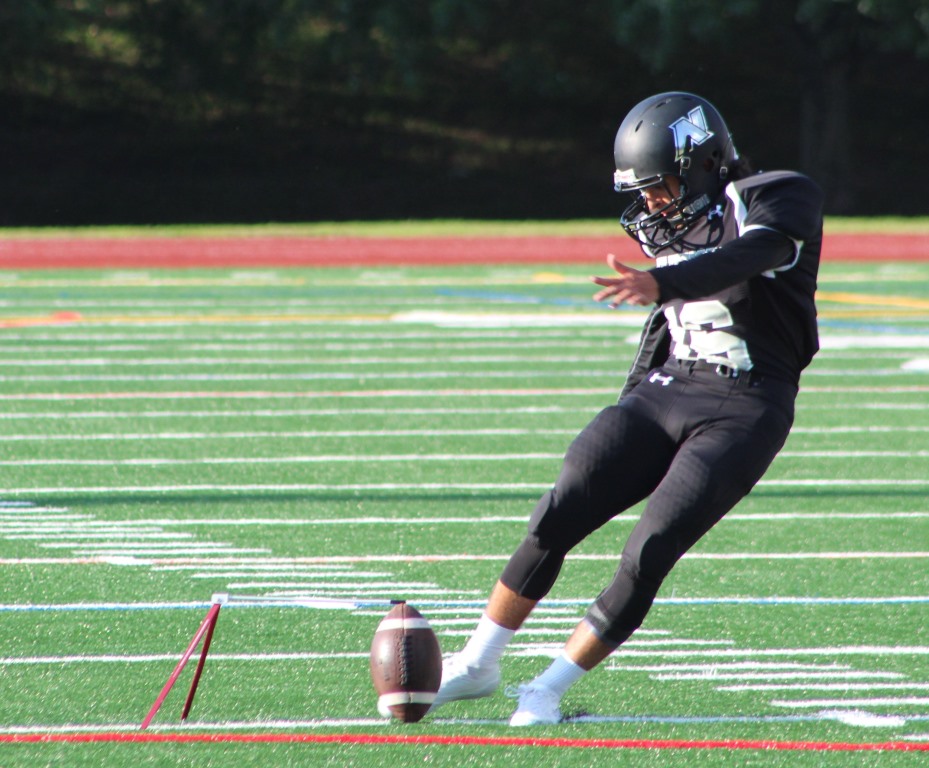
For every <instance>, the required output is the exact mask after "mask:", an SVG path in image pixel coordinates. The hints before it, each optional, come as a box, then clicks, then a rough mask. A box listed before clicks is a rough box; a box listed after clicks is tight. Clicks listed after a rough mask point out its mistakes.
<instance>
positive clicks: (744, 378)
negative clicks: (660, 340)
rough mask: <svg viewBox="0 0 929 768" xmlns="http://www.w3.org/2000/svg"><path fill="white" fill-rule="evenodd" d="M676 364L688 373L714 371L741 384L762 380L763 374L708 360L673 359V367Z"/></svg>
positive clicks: (720, 376)
mask: <svg viewBox="0 0 929 768" xmlns="http://www.w3.org/2000/svg"><path fill="white" fill-rule="evenodd" d="M675 366H677V367H679V368H681V369H682V370H684V371H687V372H688V373H696V372H698V371H701V372H708V373H713V374H715V375H717V376H719V378H721V379H728V380H729V381H737V382H739V383H740V384H750V383H752V382H758V381H761V379H762V376H761V375H759V374H757V373H755V372H754V371H743V370H741V369H739V368H733V367H732V366H729V365H722V364H720V363H709V362H707V361H706V360H674V361H672V364H671V367H672V368H673V367H675Z"/></svg>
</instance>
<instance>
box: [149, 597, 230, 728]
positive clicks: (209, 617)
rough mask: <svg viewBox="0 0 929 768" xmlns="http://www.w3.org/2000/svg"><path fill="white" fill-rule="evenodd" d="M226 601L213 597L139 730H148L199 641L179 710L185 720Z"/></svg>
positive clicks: (182, 719)
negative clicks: (187, 689)
mask: <svg viewBox="0 0 929 768" xmlns="http://www.w3.org/2000/svg"><path fill="white" fill-rule="evenodd" d="M226 601H227V596H226V595H213V604H212V605H211V606H210V610H209V611H207V614H206V618H204V619H203V621H202V622H201V623H200V628H199V629H198V630H197V632H196V634H194V636H193V639H192V640H191V641H190V645H188V646H187V650H186V651H184V655H183V656H181V660H180V661H179V662H178V664H177V666H176V667H175V668H174V671H173V672H172V673H171V676H170V677H169V678H168V682H166V683H165V685H164V688H162V689H161V693H159V694H158V698H157V699H155V703H154V704H152V708H151V709H150V710H149V711H148V714H147V715H146V716H145V719H144V720H143V721H142V726H141V730H145V729H146V728H148V726H149V724H150V723H151V722H152V719H153V718H154V717H155V714H156V713H157V712H158V710H159V709H160V708H161V705H162V704H163V703H164V700H165V699H166V698H167V696H168V694H169V693H170V692H171V689H172V688H173V687H174V684H175V683H176V682H177V679H178V677H180V675H181V672H183V671H184V667H186V666H187V662H188V661H190V657H191V656H193V654H194V651H195V650H196V649H197V646H198V645H199V644H200V641H201V640H203V648H202V649H201V651H200V659H199V661H198V662H197V669H196V671H195V672H194V678H193V680H192V681H191V683H190V690H189V691H188V693H187V699H186V700H185V701H184V709H182V710H181V721H182V722H183V721H185V720H186V719H187V715H188V714H189V713H190V707H191V705H192V704H193V703H194V696H195V695H196V693H197V685H199V683H200V676H201V675H202V674H203V665H204V664H205V663H206V655H207V654H208V653H209V652H210V643H211V642H212V640H213V630H214V629H215V628H216V620H217V619H218V618H219V609H220V608H222V607H223V605H224V604H225V603H226Z"/></svg>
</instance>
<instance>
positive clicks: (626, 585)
mask: <svg viewBox="0 0 929 768" xmlns="http://www.w3.org/2000/svg"><path fill="white" fill-rule="evenodd" d="M660 586H661V580H658V581H655V580H653V579H650V578H648V577H646V576H643V575H642V574H641V573H638V572H633V569H632V568H629V567H625V566H623V565H622V564H621V565H620V567H619V570H618V571H617V572H616V576H615V577H614V578H613V581H612V582H611V583H610V585H609V586H608V587H607V588H606V589H604V590H603V592H601V593H600V594H599V595H598V596H597V599H596V600H595V601H594V603H593V605H591V606H590V608H589V609H588V611H587V617H586V621H587V623H588V624H590V625H591V627H593V629H594V631H595V632H596V633H597V635H598V637H599V638H600V639H601V640H603V642H605V643H607V644H611V645H614V646H616V645H620V644H622V643H624V642H625V641H626V640H628V639H629V637H630V636H631V635H632V633H633V632H635V631H636V630H637V629H638V628H639V627H640V626H641V625H642V622H643V621H644V620H645V616H646V615H647V614H648V612H649V610H650V609H651V607H652V603H653V602H654V601H655V595H657V594H658V589H659V587H660Z"/></svg>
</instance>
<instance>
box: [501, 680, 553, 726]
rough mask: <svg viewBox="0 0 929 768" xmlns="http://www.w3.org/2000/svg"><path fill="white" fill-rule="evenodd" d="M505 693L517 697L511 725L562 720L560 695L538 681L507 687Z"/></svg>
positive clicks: (542, 723) (539, 723)
mask: <svg viewBox="0 0 929 768" xmlns="http://www.w3.org/2000/svg"><path fill="white" fill-rule="evenodd" d="M506 695H507V696H509V697H510V698H513V699H519V704H518V705H517V707H516V711H515V712H514V713H513V716H512V717H511V718H510V725H512V726H515V727H517V728H521V727H523V726H526V725H555V724H556V723H560V722H561V720H562V718H561V709H560V707H559V705H560V703H561V696H559V695H558V694H557V693H555V692H554V691H553V690H552V689H551V688H547V687H546V686H544V685H539V684H538V683H525V684H524V685H520V686H519V687H517V688H515V689H513V688H510V689H507V692H506Z"/></svg>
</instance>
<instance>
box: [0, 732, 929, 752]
mask: <svg viewBox="0 0 929 768" xmlns="http://www.w3.org/2000/svg"><path fill="white" fill-rule="evenodd" d="M50 742H64V743H68V744H88V743H101V742H103V743H132V744H145V743H148V744H152V743H171V744H190V743H208V744H210V743H212V744H216V743H222V744H259V743H260V744H368V745H383V744H412V745H415V744H420V745H429V746H435V745H442V746H477V747H558V748H562V749H565V748H575V749H727V750H736V749H738V750H758V751H792V752H797V751H802V752H929V743H926V742H908V741H884V742H836V741H763V740H751V739H718V740H684V739H568V738H533V737H519V736H497V737H495V736H441V735H428V734H421V735H403V734H377V733H333V734H320V733H148V732H124V731H113V732H109V733H46V734H42V733H29V734H25V733H22V734H0V744H45V743H50Z"/></svg>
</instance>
